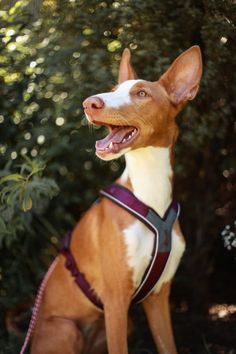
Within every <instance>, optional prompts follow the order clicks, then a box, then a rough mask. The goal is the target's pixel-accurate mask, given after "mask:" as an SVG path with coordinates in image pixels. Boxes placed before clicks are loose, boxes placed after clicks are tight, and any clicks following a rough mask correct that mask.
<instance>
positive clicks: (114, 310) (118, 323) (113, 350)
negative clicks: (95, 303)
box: [104, 299, 128, 354]
mask: <svg viewBox="0 0 236 354" xmlns="http://www.w3.org/2000/svg"><path fill="white" fill-rule="evenodd" d="M104 311H105V326H106V335H107V346H108V352H109V354H128V345H127V326H128V305H126V304H124V302H122V301H119V299H115V301H109V302H107V303H105V306H104Z"/></svg>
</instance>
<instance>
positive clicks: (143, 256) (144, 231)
mask: <svg viewBox="0 0 236 354" xmlns="http://www.w3.org/2000/svg"><path fill="white" fill-rule="evenodd" d="M123 233H124V236H125V243H126V246H127V255H128V265H129V267H130V268H131V269H132V271H133V283H134V286H135V288H137V287H138V285H139V284H140V282H141V280H142V277H143V274H144V271H145V269H146V268H147V266H148V264H149V262H150V260H151V254H152V248H153V241H154V234H153V232H151V231H150V230H149V229H148V228H147V227H146V226H145V225H144V224H143V223H142V222H141V221H138V220H137V221H135V223H134V224H132V225H130V226H129V227H128V228H127V229H125V230H124V231H123Z"/></svg>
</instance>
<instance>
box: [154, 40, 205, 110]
mask: <svg viewBox="0 0 236 354" xmlns="http://www.w3.org/2000/svg"><path fill="white" fill-rule="evenodd" d="M201 76H202V56H201V50H200V48H199V46H197V45H195V46H193V47H191V48H189V49H188V50H186V51H185V52H184V53H182V54H181V55H180V56H179V57H178V58H177V59H175V61H174V62H173V64H172V65H171V66H170V68H169V69H168V70H167V71H166V72H165V73H164V74H163V75H162V76H161V78H160V79H159V82H160V83H161V85H163V86H164V88H165V90H166V91H167V93H168V95H169V97H170V100H171V101H172V103H173V104H174V105H176V106H177V105H178V104H183V103H186V101H188V100H192V99H194V97H195V96H196V94H197V91H198V88H199V82H200V79H201Z"/></svg>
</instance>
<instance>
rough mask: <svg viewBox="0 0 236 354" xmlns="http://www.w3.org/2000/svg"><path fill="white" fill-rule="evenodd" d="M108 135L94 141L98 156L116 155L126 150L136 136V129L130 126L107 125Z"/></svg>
mask: <svg viewBox="0 0 236 354" xmlns="http://www.w3.org/2000/svg"><path fill="white" fill-rule="evenodd" d="M107 127H108V129H109V133H108V135H107V136H106V137H105V138H104V139H101V140H98V141H96V151H97V152H98V153H99V154H107V153H113V154H117V153H119V152H120V151H121V150H122V149H124V148H127V147H129V146H130V145H131V143H132V142H133V141H134V140H135V139H136V138H137V136H138V129H137V128H135V127H132V126H116V125H107Z"/></svg>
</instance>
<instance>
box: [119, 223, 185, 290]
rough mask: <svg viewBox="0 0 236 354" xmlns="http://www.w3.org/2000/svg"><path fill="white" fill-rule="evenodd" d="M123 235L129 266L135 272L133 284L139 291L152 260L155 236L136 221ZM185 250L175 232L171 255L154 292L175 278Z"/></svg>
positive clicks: (183, 244)
mask: <svg viewBox="0 0 236 354" xmlns="http://www.w3.org/2000/svg"><path fill="white" fill-rule="evenodd" d="M123 233H124V237H125V243H126V246H127V257H128V266H129V267H130V268H131V270H132V272H133V284H134V287H135V288H136V289H137V287H138V286H139V285H140V283H141V280H142V277H143V275H144V272H145V270H146V268H147V266H148V264H149V262H150V260H151V255H152V250H153V241H154V234H153V232H151V231H150V230H149V229H148V228H147V227H146V226H145V225H144V224H143V223H142V222H141V221H135V222H134V224H132V225H130V226H129V227H128V228H127V229H125V230H124V231H123ZM184 250H185V243H184V242H183V240H182V239H181V238H180V237H179V236H178V235H177V233H176V232H175V231H174V230H173V232H172V250H171V254H170V256H169V259H168V262H167V264H166V267H165V269H164V271H163V273H162V276H161V278H160V279H159V281H158V283H157V286H156V288H155V290H154V292H159V291H160V289H161V287H162V285H163V284H164V283H166V282H168V281H170V280H171V279H172V278H173V276H174V274H175V272H176V270H177V268H178V265H179V262H180V259H181V257H182V255H183V252H184Z"/></svg>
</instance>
